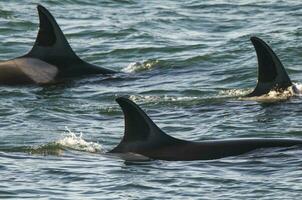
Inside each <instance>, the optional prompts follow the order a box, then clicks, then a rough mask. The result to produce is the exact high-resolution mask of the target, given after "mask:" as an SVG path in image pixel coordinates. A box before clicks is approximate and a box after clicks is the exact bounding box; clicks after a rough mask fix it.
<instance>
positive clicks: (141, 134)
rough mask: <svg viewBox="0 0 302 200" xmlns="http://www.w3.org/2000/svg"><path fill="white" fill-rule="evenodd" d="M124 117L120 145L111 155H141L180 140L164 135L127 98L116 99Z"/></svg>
mask: <svg viewBox="0 0 302 200" xmlns="http://www.w3.org/2000/svg"><path fill="white" fill-rule="evenodd" d="M116 101H117V103H118V104H119V105H120V106H121V108H122V110H123V113H124V117H125V132H124V137H123V139H122V141H121V142H120V144H119V145H118V146H117V147H115V148H114V149H113V150H111V151H110V152H111V153H122V152H133V153H141V152H142V151H144V150H147V149H153V148H155V147H156V148H158V147H161V146H167V145H169V144H172V143H173V144H175V143H177V142H180V141H181V140H179V139H176V138H173V137H171V136H169V135H167V134H166V133H164V132H163V131H162V130H161V129H160V128H158V126H157V125H156V124H155V123H154V122H153V121H152V120H151V119H150V118H149V117H148V116H147V115H146V113H145V112H144V111H143V110H142V109H141V108H140V107H139V106H138V105H136V104H135V103H134V102H132V101H130V100H129V99H127V98H123V97H119V98H117V99H116Z"/></svg>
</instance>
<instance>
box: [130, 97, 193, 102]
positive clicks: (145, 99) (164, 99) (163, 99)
mask: <svg viewBox="0 0 302 200" xmlns="http://www.w3.org/2000/svg"><path fill="white" fill-rule="evenodd" d="M129 99H130V100H132V101H135V102H138V101H142V102H145V103H154V102H167V101H169V102H171V101H172V102H176V101H192V100H197V99H199V98H198V97H172V96H167V95H164V96H151V95H146V96H144V95H131V96H130V97H129Z"/></svg>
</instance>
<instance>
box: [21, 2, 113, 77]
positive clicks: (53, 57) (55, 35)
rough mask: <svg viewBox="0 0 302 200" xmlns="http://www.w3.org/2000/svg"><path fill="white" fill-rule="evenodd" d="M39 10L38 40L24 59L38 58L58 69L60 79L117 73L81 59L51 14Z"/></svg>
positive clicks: (44, 9) (43, 9)
mask: <svg viewBox="0 0 302 200" xmlns="http://www.w3.org/2000/svg"><path fill="white" fill-rule="evenodd" d="M37 9H38V12H39V20H40V27H39V32H38V35H37V39H36V41H35V44H34V46H33V48H32V49H31V51H30V52H29V53H27V54H26V55H24V56H22V58H26V57H30V58H37V59H40V60H42V61H45V62H47V63H50V64H52V65H54V66H56V67H58V70H59V72H58V77H74V76H81V75H88V74H112V73H116V72H115V71H113V70H109V69H105V68H101V67H98V66H95V65H92V64H89V63H87V62H85V61H83V60H82V59H80V58H79V57H78V56H77V55H76V54H75V52H74V51H73V50H72V48H71V47H70V45H69V43H68V42H67V40H66V38H65V36H64V34H63V32H62V31H61V29H60V27H59V26H58V24H57V22H56V20H55V19H54V17H53V16H52V15H51V14H50V12H49V11H48V10H47V9H46V8H44V7H43V6H41V5H38V6H37Z"/></svg>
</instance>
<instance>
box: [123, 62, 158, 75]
mask: <svg viewBox="0 0 302 200" xmlns="http://www.w3.org/2000/svg"><path fill="white" fill-rule="evenodd" d="M158 64H159V60H147V61H144V62H142V63H141V62H133V63H130V64H129V65H128V66H127V67H126V68H124V69H122V72H125V73H135V72H142V71H147V70H151V69H153V68H155V67H156V66H158Z"/></svg>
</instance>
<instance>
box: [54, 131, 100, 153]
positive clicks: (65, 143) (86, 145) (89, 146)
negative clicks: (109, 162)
mask: <svg viewBox="0 0 302 200" xmlns="http://www.w3.org/2000/svg"><path fill="white" fill-rule="evenodd" d="M66 131H67V135H66V136H65V137H64V138H62V139H59V140H57V141H56V142H55V144H58V145H60V146H62V147H64V148H68V149H73V150H78V151H87V152H91V153H97V152H104V149H103V148H102V146H101V145H100V144H99V143H95V142H87V141H85V140H84V139H83V138H82V136H83V134H82V133H79V134H78V135H77V134H76V133H74V132H72V131H71V130H69V129H68V127H66Z"/></svg>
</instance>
